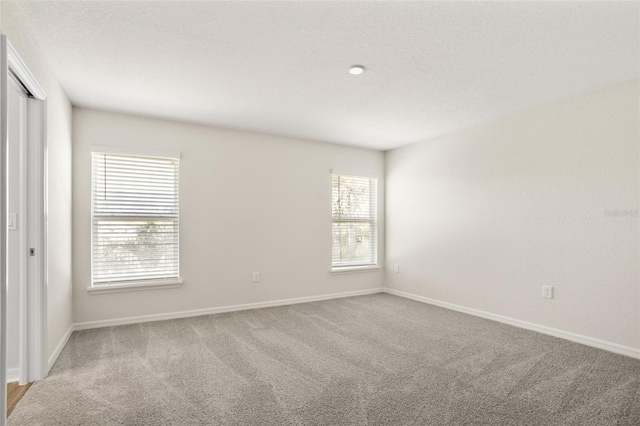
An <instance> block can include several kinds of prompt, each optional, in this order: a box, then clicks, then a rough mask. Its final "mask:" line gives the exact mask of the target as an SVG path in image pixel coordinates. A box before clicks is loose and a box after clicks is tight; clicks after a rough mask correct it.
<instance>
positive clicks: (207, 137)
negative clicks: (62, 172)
mask: <svg viewBox="0 0 640 426" xmlns="http://www.w3.org/2000/svg"><path fill="white" fill-rule="evenodd" d="M73 111H74V113H73V128H74V132H73V140H74V142H73V143H74V145H73V171H74V187H73V191H74V196H73V203H74V210H73V213H74V229H73V234H74V235H73V238H74V274H73V276H74V318H75V322H76V323H82V322H87V321H96V320H106V319H116V318H123V317H131V316H139V315H151V314H160V313H170V312H178V311H187V310H194V309H204V308H213V307H222V306H229V305H238V304H245V303H253V302H265V301H274V300H280V299H287V298H297V297H307V296H317V295H325V294H332V293H341V292H348V291H357V290H365V289H373V288H380V287H382V276H383V274H382V272H381V271H376V272H360V273H351V274H342V275H332V274H331V273H330V272H329V269H330V262H331V179H330V169H332V168H334V169H339V170H340V171H352V172H354V173H363V174H375V175H378V176H379V177H380V178H381V185H380V199H381V200H383V199H384V192H383V191H384V184H383V182H382V177H383V176H384V154H383V153H382V152H378V151H371V150H366V149H358V148H349V147H343V146H338V145H330V144H325V143H318V142H309V141H301V140H296V139H290V138H283V137H275V136H266V135H261V134H257V133H249V132H239V131H233V130H225V129H218V128H213V127H205V126H198V125H193V124H186V123H179V122H172V121H164V120H157V119H149V118H142V117H136V116H131V115H124V114H114V113H108V112H101V111H95V110H88V109H81V108H74V109H73ZM91 145H110V146H120V147H134V148H138V149H149V150H160V151H174V152H175V151H179V152H181V154H182V158H181V160H180V215H181V216H180V244H181V250H180V251H181V271H182V277H183V278H184V285H183V286H182V287H181V288H177V289H162V290H149V291H136V292H128V293H116V294H99V295H95V294H93V295H90V294H89V293H88V292H87V287H88V286H89V285H90V277H91V275H90V260H91V259H90V251H91V250H90V242H91V234H90V229H91V228H90V223H91V221H90V219H91V217H90V215H91V210H90V196H91V189H90V183H91V173H90V172H91V170H90V168H91V159H90V146H91ZM379 213H380V223H381V224H382V223H383V222H384V217H383V206H382V203H381V204H380V209H379ZM381 234H382V235H383V232H382V229H381ZM383 246H384V240H382V241H381V247H383ZM383 256H384V253H382V252H381V253H380V258H381V259H382V258H383ZM253 271H259V272H260V278H261V281H260V282H259V283H253V282H252V272H253Z"/></svg>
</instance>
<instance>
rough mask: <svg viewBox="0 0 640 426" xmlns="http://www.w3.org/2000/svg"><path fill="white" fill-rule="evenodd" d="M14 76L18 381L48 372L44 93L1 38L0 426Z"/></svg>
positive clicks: (1, 420) (1, 419) (2, 419)
mask: <svg viewBox="0 0 640 426" xmlns="http://www.w3.org/2000/svg"><path fill="white" fill-rule="evenodd" d="M9 74H13V75H14V76H15V77H16V78H17V79H18V80H19V81H20V83H21V84H22V85H23V86H24V88H25V89H26V90H27V91H28V92H29V94H30V98H29V100H28V102H27V120H28V129H27V142H26V146H25V147H24V148H21V150H23V152H24V153H25V154H26V155H25V160H24V162H23V163H22V166H23V167H24V169H25V171H24V173H23V177H24V178H25V179H23V183H22V185H23V186H22V188H21V190H22V191H23V196H24V200H25V206H26V208H27V211H26V217H25V218H24V219H23V220H21V222H22V224H23V225H26V226H21V227H20V229H26V232H27V234H26V235H25V237H24V238H23V241H25V242H26V243H27V246H28V247H27V250H30V249H34V256H30V255H29V253H28V252H27V253H25V254H26V255H27V261H26V265H25V267H26V272H27V274H26V278H25V279H21V284H20V285H21V289H20V294H21V302H20V307H21V312H20V330H21V333H20V334H21V336H20V374H19V375H20V377H19V379H20V383H28V382H31V381H34V380H40V379H43V378H44V377H45V376H46V374H47V370H48V369H47V357H46V313H47V311H46V288H47V274H46V255H47V253H46V207H47V205H46V164H47V162H46V95H45V92H44V90H43V89H42V87H41V86H40V85H39V84H38V82H37V80H36V79H35V77H34V76H33V74H32V73H31V72H30V71H29V69H28V67H27V66H26V64H25V63H24V61H23V60H22V59H21V58H20V55H18V52H17V51H16V50H15V49H14V48H13V46H12V45H11V43H9V41H8V40H7V38H6V37H5V36H4V35H0V118H1V121H2V124H1V126H0V181H1V185H0V224H3V225H2V226H0V264H1V265H0V283H1V284H2V285H0V287H1V291H0V299H1V301H0V303H1V306H0V309H1V310H2V315H1V316H0V319H1V322H2V324H1V325H0V334H1V336H0V337H1V339H0V340H1V343H0V352H1V353H0V371H1V373H0V396H1V398H0V426H2V425H4V424H5V416H4V413H6V386H5V383H6V379H7V377H6V350H7V347H6V339H7V329H6V327H7V318H6V312H7V306H6V305H7V266H6V263H7V229H6V223H7V198H6V197H7V192H8V187H7V185H8V182H7V179H6V176H7V160H8V158H7V153H8V127H7V123H8V109H7V103H8V80H9Z"/></svg>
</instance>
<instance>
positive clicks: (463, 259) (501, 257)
mask: <svg viewBox="0 0 640 426" xmlns="http://www.w3.org/2000/svg"><path fill="white" fill-rule="evenodd" d="M638 94H639V87H638V82H637V81H635V82H630V83H627V84H623V85H618V86H614V87H611V88H608V89H606V90H603V91H600V92H597V93H592V94H588V95H585V96H581V97H577V98H574V99H571V100H568V101H565V102H561V103H558V104H554V105H549V106H546V107H543V108H540V109H536V110H533V111H530V112H526V113H523V114H520V115H517V116H514V117H511V118H507V119H503V120H500V121H496V122H493V123H490V124H486V125H483V126H479V127H475V128H472V129H468V130H465V131H461V132H458V133H454V134H451V135H447V136H442V137H438V138H435V139H432V140H428V141H425V142H422V143H419V144H415V145H411V146H407V147H403V148H400V149H396V150H392V151H389V152H387V153H386V173H387V200H386V207H387V211H386V212H387V223H386V230H387V246H386V253H387V258H386V264H387V273H386V277H385V280H386V281H385V282H386V285H387V286H388V287H390V288H393V289H397V290H401V291H405V292H409V293H413V294H415V295H419V296H423V297H428V298H432V299H436V300H439V301H444V302H449V303H453V304H457V305H461V306H464V307H468V308H474V309H478V310H481V311H485V312H489V313H493V314H499V315H503V316H507V317H511V318H515V319H519V320H523V321H529V322H532V323H535V324H539V325H544V326H548V327H553V328H556V329H560V330H563V331H569V332H573V333H578V334H581V335H585V336H588V337H592V338H596V339H601V340H605V341H608V342H613V343H617V344H620V345H624V346H627V347H631V348H640V281H639V270H638V266H639V263H640V256H639V238H638V234H639V228H638V208H639V207H640V201H639V200H640V198H639V192H640V191H639V189H640V186H639V177H640V175H639V171H640V161H639V149H638V148H639V141H640V134H639V126H640V122H639V117H640V110H639V106H638ZM615 209H617V210H621V211H624V210H626V209H629V210H628V211H627V213H628V214H631V216H626V217H609V216H607V215H606V213H605V210H615ZM396 263H397V264H400V268H401V272H400V273H399V274H395V273H393V270H392V269H393V268H392V265H393V264H396ZM543 284H547V285H552V286H554V287H555V292H556V294H555V299H552V300H549V299H543V298H542V297H541V293H542V291H541V288H542V285H543Z"/></svg>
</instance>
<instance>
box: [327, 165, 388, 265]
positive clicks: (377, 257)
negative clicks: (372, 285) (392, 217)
mask: <svg viewBox="0 0 640 426" xmlns="http://www.w3.org/2000/svg"><path fill="white" fill-rule="evenodd" d="M333 175H343V176H354V177H358V178H367V179H375V181H376V188H375V194H374V195H375V203H374V206H373V207H372V210H373V211H374V212H375V221H374V226H375V232H376V241H375V246H374V254H375V262H374V263H372V264H367V265H357V266H335V265H334V264H333V223H334V219H333V210H332V202H333ZM329 182H330V186H329V188H330V201H329V215H330V223H331V224H330V227H331V228H330V229H331V231H330V234H329V235H330V238H331V250H330V253H329V257H330V259H329V266H330V269H329V271H330V272H331V274H349V273H354V272H355V273H358V272H375V271H379V270H380V269H382V267H381V266H380V239H381V235H380V179H379V177H378V176H377V175H375V174H370V173H359V172H352V171H343V170H335V169H331V170H330V173H329Z"/></svg>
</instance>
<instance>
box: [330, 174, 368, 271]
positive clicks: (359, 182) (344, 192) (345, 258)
mask: <svg viewBox="0 0 640 426" xmlns="http://www.w3.org/2000/svg"><path fill="white" fill-rule="evenodd" d="M331 180H332V196H331V206H332V221H333V245H332V256H331V262H332V266H333V267H334V268H340V267H349V266H367V265H375V264H376V263H377V261H378V259H377V255H378V250H377V246H378V244H377V241H378V235H377V232H378V226H377V210H378V209H377V194H378V191H377V179H375V178H369V177H361V176H350V175H343V174H335V173H334V174H332V179H331Z"/></svg>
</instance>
